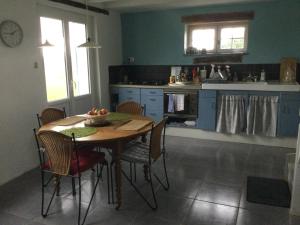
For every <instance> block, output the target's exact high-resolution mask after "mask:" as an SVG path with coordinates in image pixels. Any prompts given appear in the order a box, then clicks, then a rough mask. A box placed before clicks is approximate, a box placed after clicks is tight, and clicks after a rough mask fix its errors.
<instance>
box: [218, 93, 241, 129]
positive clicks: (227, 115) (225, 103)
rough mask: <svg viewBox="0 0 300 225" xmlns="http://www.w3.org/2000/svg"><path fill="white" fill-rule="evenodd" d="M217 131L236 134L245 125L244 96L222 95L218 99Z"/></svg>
mask: <svg viewBox="0 0 300 225" xmlns="http://www.w3.org/2000/svg"><path fill="white" fill-rule="evenodd" d="M219 103H220V104H219V107H220V108H219V112H218V122H217V132H220V133H230V134H238V133H240V132H243V131H244V130H245V127H246V104H245V97H244V96H240V95H222V96H221V98H220V99H219Z"/></svg>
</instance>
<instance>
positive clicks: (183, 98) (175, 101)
mask: <svg viewBox="0 0 300 225" xmlns="http://www.w3.org/2000/svg"><path fill="white" fill-rule="evenodd" d="M164 115H165V116H168V117H169V118H175V119H176V118H178V119H182V120H196V119H197V117H198V91H197V90H189V89H181V88H180V89H179V88H174V89H169V88H168V89H164Z"/></svg>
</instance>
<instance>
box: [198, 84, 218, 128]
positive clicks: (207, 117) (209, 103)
mask: <svg viewBox="0 0 300 225" xmlns="http://www.w3.org/2000/svg"><path fill="white" fill-rule="evenodd" d="M198 97H199V98H198V119H197V128H199V129H203V130H209V131H215V130H216V109H217V105H216V104H217V91H215V90H201V91H199V95H198Z"/></svg>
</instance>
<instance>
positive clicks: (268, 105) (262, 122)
mask: <svg viewBox="0 0 300 225" xmlns="http://www.w3.org/2000/svg"><path fill="white" fill-rule="evenodd" d="M277 111H278V96H250V98H249V105H248V110H247V134H259V135H266V136H270V137H276V130H277Z"/></svg>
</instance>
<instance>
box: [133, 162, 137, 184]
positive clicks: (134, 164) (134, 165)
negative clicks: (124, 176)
mask: <svg viewBox="0 0 300 225" xmlns="http://www.w3.org/2000/svg"><path fill="white" fill-rule="evenodd" d="M133 167H134V182H136V163H133Z"/></svg>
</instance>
